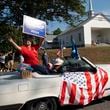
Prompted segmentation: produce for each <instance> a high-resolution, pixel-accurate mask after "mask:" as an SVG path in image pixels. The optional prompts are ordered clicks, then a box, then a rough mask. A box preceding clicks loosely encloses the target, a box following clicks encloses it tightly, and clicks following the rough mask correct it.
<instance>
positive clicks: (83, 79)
mask: <svg viewBox="0 0 110 110" xmlns="http://www.w3.org/2000/svg"><path fill="white" fill-rule="evenodd" d="M107 81H108V75H107V72H106V71H104V70H103V69H102V68H98V71H97V73H91V72H88V71H87V72H70V73H69V72H66V73H65V74H64V76H63V81H62V85H61V92H60V95H59V101H60V104H61V105H64V104H73V105H87V104H89V103H90V102H91V101H93V100H96V99H99V98H102V97H103V94H104V87H105V85H106V83H107Z"/></svg>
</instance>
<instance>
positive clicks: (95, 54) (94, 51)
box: [47, 46, 110, 64]
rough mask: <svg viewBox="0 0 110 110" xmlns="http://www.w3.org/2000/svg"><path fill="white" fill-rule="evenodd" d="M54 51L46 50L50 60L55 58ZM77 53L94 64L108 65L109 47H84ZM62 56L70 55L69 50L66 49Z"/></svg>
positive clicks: (109, 57) (109, 61)
mask: <svg viewBox="0 0 110 110" xmlns="http://www.w3.org/2000/svg"><path fill="white" fill-rule="evenodd" d="M56 52H57V50H56V49H48V50H47V53H48V55H49V57H50V59H51V58H54V57H56ZM78 52H79V54H80V56H83V57H86V58H88V59H89V60H90V61H92V62H93V63H95V64H98V63H105V64H110V46H105V47H104V46H102V47H85V48H78ZM63 54H64V56H70V55H71V48H67V49H65V50H64V51H63Z"/></svg>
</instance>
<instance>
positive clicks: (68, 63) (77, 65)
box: [63, 58, 94, 72]
mask: <svg viewBox="0 0 110 110" xmlns="http://www.w3.org/2000/svg"><path fill="white" fill-rule="evenodd" d="M93 69H94V67H92V65H91V64H90V63H88V62H86V61H85V60H84V59H83V58H81V59H78V60H75V59H73V58H67V59H66V60H65V62H64V65H63V71H69V72H78V71H82V72H83V71H90V72H92V71H93Z"/></svg>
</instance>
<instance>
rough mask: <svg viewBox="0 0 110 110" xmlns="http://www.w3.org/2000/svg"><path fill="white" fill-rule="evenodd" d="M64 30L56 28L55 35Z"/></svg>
mask: <svg viewBox="0 0 110 110" xmlns="http://www.w3.org/2000/svg"><path fill="white" fill-rule="evenodd" d="M61 32H62V31H61V29H60V28H57V29H56V30H54V31H53V35H58V34H60V33H61Z"/></svg>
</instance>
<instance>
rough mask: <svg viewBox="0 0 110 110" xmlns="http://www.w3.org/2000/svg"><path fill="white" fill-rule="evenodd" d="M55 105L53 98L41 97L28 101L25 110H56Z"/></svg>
mask: <svg viewBox="0 0 110 110" xmlns="http://www.w3.org/2000/svg"><path fill="white" fill-rule="evenodd" d="M57 107H58V105H57V101H56V100H55V99H54V98H43V99H39V100H36V101H33V102H31V103H29V104H28V106H27V107H26V110H57Z"/></svg>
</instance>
